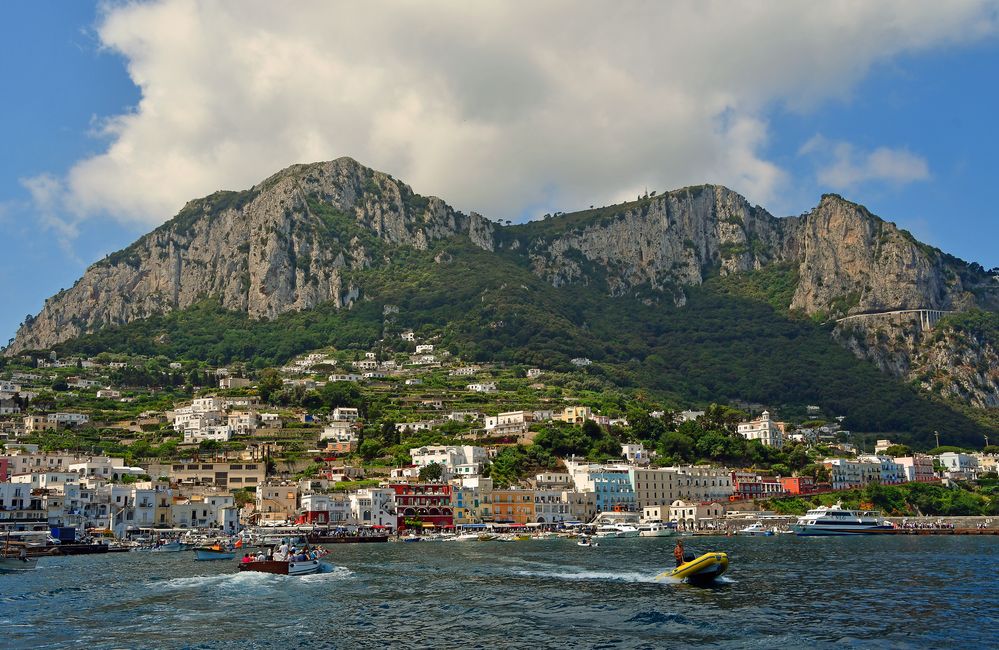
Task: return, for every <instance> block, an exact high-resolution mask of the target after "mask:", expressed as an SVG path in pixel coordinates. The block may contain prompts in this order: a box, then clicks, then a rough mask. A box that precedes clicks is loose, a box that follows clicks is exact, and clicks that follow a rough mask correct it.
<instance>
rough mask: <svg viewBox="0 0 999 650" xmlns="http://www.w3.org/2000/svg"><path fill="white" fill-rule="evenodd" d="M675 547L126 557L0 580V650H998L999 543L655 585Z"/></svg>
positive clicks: (846, 546) (726, 544)
mask: <svg viewBox="0 0 999 650" xmlns="http://www.w3.org/2000/svg"><path fill="white" fill-rule="evenodd" d="M672 544H673V542H672V540H669V539H632V540H613V541H608V542H604V543H602V545H601V546H600V547H599V548H593V549H587V548H580V547H577V546H576V545H575V543H574V542H571V541H566V540H553V541H530V542H515V543H500V542H468V543H455V542H452V543H421V544H375V545H344V546H336V547H334V548H333V549H332V554H331V555H330V556H329V558H328V559H329V560H330V561H331V565H332V567H333V568H332V570H331V571H330V572H329V573H325V574H322V575H316V576H307V577H302V578H288V577H284V576H270V575H263V574H247V573H243V574H238V573H236V566H235V564H234V563H230V562H207V563H206V562H194V561H193V558H192V555H193V554H190V555H189V554H188V553H183V554H171V553H163V554H149V553H128V554H116V555H106V556H90V557H70V558H46V559H44V560H42V563H40V565H39V568H38V570H37V571H35V572H34V573H33V574H23V575H0V646H2V647H5V648H6V647H10V648H22V647H32V648H52V647H66V646H82V647H100V648H112V647H114V648H122V647H125V648H138V647H142V648H160V647H163V648H174V647H194V648H230V647H231V648H246V647H270V648H285V647H336V648H353V647H384V646H387V645H391V646H395V647H399V646H409V647H427V646H443V647H456V646H467V647H473V648H506V647H512V646H527V645H529V644H530V645H533V646H537V647H562V648H580V647H587V648H589V647H593V648H609V647H629V648H630V647H647V648H661V647H678V646H685V645H700V646H713V647H739V648H773V647H776V646H785V647H805V646H808V647H812V648H827V647H828V648H833V647H835V648H841V647H844V646H862V647H882V648H903V647H912V648H923V647H964V648H982V647H993V648H994V647H997V644H999V572H997V569H999V553H997V550H999V538H996V537H953V538H947V537H921V538H913V537H897V538H877V539H872V538H796V537H793V536H779V537H770V538H695V539H688V540H687V546H688V547H689V549H688V550H694V551H696V552H698V553H700V552H706V551H708V550H721V551H726V552H728V553H729V554H730V557H731V562H732V563H731V565H730V567H729V573H728V574H727V575H726V577H725V579H724V581H723V582H722V583H720V584H719V585H718V586H716V587H713V588H699V587H693V586H690V585H685V584H671V583H662V582H655V581H654V580H653V577H654V576H655V575H656V574H657V573H658V572H659V571H661V570H662V569H663V568H668V567H669V566H670V564H671V563H672Z"/></svg>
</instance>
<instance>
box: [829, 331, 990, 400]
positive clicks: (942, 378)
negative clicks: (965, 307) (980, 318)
mask: <svg viewBox="0 0 999 650" xmlns="http://www.w3.org/2000/svg"><path fill="white" fill-rule="evenodd" d="M833 336H834V337H835V338H836V339H837V340H838V341H839V342H840V343H842V344H843V345H845V346H846V347H847V349H849V350H850V351H851V352H853V353H854V354H855V355H856V356H857V357H859V358H861V359H866V360H868V361H870V362H872V363H874V364H875V365H877V366H878V368H880V369H881V370H882V371H884V372H886V373H889V374H891V375H894V376H895V377H898V378H899V379H903V380H906V381H909V382H912V383H914V384H915V385H917V386H919V388H921V389H922V390H925V391H929V392H933V393H936V394H938V395H940V396H941V397H945V398H954V399H956V400H958V401H961V402H964V403H966V404H970V405H972V406H975V407H977V408H999V346H997V345H996V342H995V341H994V340H993V339H990V338H989V337H988V336H985V335H983V334H981V333H976V332H971V331H968V330H966V329H961V328H956V327H953V326H952V325H951V324H949V323H948V322H947V321H946V320H944V321H941V322H940V324H939V325H938V326H936V327H935V328H933V329H932V330H924V329H923V327H922V326H921V325H920V321H919V319H918V318H912V317H907V316H905V315H899V316H897V317H886V318H878V319H874V320H870V321H866V322H858V321H847V322H844V323H842V324H840V325H837V327H836V328H835V330H834V331H833Z"/></svg>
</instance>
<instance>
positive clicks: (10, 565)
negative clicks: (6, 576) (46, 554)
mask: <svg viewBox="0 0 999 650" xmlns="http://www.w3.org/2000/svg"><path fill="white" fill-rule="evenodd" d="M37 566H38V558H34V557H25V558H19V557H3V556H0V573H21V572H23V571H33V570H34V569H35V567H37Z"/></svg>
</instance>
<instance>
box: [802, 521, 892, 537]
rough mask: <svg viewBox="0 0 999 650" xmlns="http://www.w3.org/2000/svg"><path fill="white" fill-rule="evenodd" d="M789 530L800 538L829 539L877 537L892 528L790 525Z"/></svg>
mask: <svg viewBox="0 0 999 650" xmlns="http://www.w3.org/2000/svg"><path fill="white" fill-rule="evenodd" d="M791 530H792V531H793V532H794V534H795V535H798V536H800V537H830V536H839V537H843V536H848V535H877V534H879V533H883V532H885V531H887V530H894V528H893V527H892V526H870V527H867V528H850V527H839V526H802V525H800V524H791Z"/></svg>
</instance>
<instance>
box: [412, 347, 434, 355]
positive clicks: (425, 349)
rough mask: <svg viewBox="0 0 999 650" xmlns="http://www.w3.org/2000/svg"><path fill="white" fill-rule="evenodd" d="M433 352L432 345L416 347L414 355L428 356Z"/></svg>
mask: <svg viewBox="0 0 999 650" xmlns="http://www.w3.org/2000/svg"><path fill="white" fill-rule="evenodd" d="M433 351H434V346H432V345H417V346H416V354H430V353H431V352H433Z"/></svg>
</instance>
